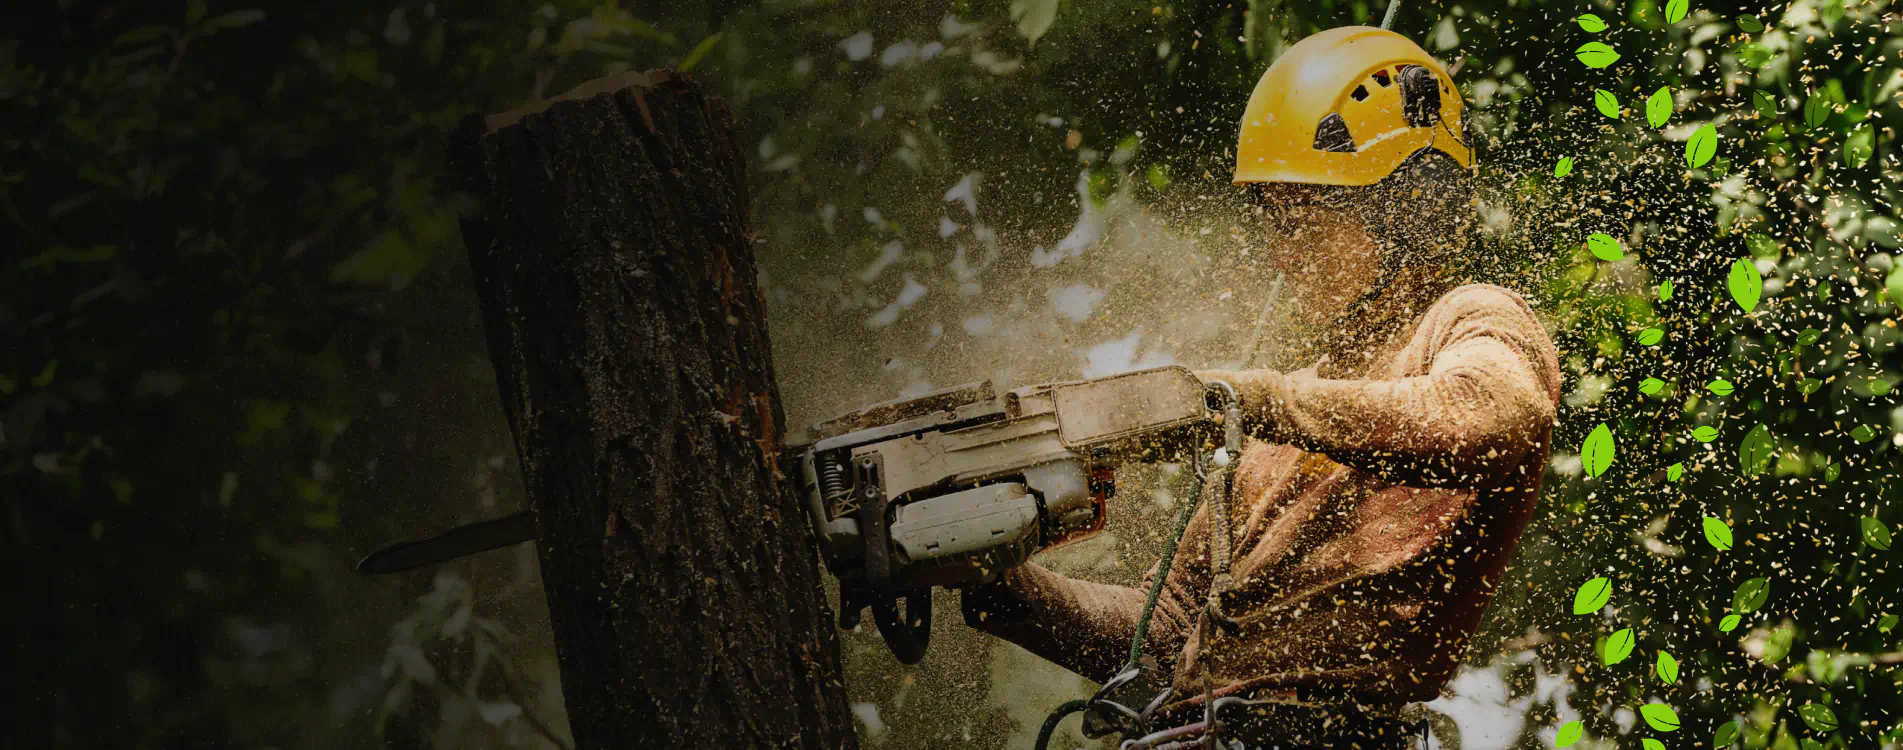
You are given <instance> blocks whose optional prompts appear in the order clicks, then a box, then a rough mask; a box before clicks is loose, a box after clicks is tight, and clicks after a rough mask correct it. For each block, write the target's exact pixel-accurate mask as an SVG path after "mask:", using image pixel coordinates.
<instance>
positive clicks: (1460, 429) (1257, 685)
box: [963, 27, 1560, 748]
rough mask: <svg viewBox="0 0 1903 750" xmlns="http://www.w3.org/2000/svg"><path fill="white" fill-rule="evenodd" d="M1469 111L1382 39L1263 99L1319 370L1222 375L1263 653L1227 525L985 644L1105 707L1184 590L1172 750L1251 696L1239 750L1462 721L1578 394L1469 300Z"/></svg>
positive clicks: (1384, 737)
mask: <svg viewBox="0 0 1903 750" xmlns="http://www.w3.org/2000/svg"><path fill="white" fill-rule="evenodd" d="M1463 104H1464V103H1463V101H1462V98H1461V95H1460V93H1459V91H1458V89H1456V88H1455V86H1454V83H1453V80H1452V79H1451V78H1450V77H1449V75H1448V73H1447V72H1446V70H1445V69H1443V68H1442V66H1441V65H1440V64H1439V63H1438V62H1436V61H1435V60H1434V59H1433V58H1432V57H1431V56H1429V55H1428V54H1427V53H1426V52H1425V51H1423V50H1422V49H1421V48H1420V47H1419V46H1417V45H1415V44H1414V43H1413V42H1411V41H1409V40H1408V39H1407V38H1405V37H1403V36H1401V35H1399V34H1395V33H1392V32H1389V31H1385V30H1382V29H1375V28H1369V27H1347V28H1338V29H1332V30H1329V31H1324V32H1322V33H1319V34H1316V35H1314V36H1311V37H1309V38H1307V39H1305V40H1303V41H1301V42H1300V43H1298V44H1296V45H1295V46H1293V47H1291V48H1290V49H1289V50H1288V51H1287V52H1286V53H1285V54H1284V55H1283V56H1282V57H1281V58H1280V59H1278V60H1277V61H1276V62H1275V63H1274V64H1273V65H1272V66H1270V68H1269V69H1268V71H1267V72H1265V73H1264V74H1263V75H1262V78H1261V80H1260V81H1259V82H1258V83H1257V84H1256V87H1255V90H1254V93H1253V94H1252V95H1251V96H1250V98H1249V104H1248V107H1247V109H1246V110H1245V111H1244V113H1243V117H1242V123H1241V127H1240V135H1239V138H1238V142H1237V146H1236V151H1235V156H1236V167H1235V176H1234V182H1235V184H1237V185H1239V186H1241V187H1242V189H1245V190H1247V191H1249V196H1250V198H1251V200H1252V203H1253V206H1252V213H1253V214H1254V215H1255V216H1257V217H1259V221H1260V222H1262V227H1263V229H1264V231H1265V232H1266V233H1267V235H1268V237H1269V239H1268V241H1267V242H1266V247H1264V248H1262V250H1264V251H1266V253H1267V258H1268V263H1269V264H1270V265H1271V266H1273V268H1274V269H1275V270H1276V271H1279V272H1280V273H1281V274H1283V276H1284V279H1285V282H1284V284H1285V286H1286V287H1287V288H1288V290H1289V291H1290V292H1291V293H1292V297H1293V300H1292V303H1293V304H1294V305H1295V310H1294V312H1293V321H1292V322H1291V323H1290V329H1291V332H1290V334H1289V335H1287V336H1284V337H1283V338H1285V339H1288V340H1291V341H1292V342H1294V343H1293V346H1294V350H1293V354H1294V355H1295V356H1296V357H1297V358H1298V360H1297V361H1298V363H1301V364H1306V366H1305V367H1303V369H1300V370H1296V371H1277V370H1269V369H1241V370H1235V371H1226V372H1224V371H1218V372H1202V373H1199V375H1200V376H1202V377H1203V378H1204V379H1206V380H1222V381H1225V382H1227V383H1230V384H1232V385H1233V386H1234V388H1235V389H1236V390H1237V392H1238V393H1239V395H1240V397H1241V404H1242V413H1243V426H1244V432H1245V434H1246V435H1247V441H1246V443H1245V446H1244V448H1243V450H1242V453H1241V456H1240V463H1239V464H1238V465H1237V468H1236V474H1235V476H1234V480H1233V493H1232V495H1231V497H1232V498H1233V501H1232V502H1231V503H1230V505H1229V507H1230V521H1231V523H1230V528H1231V529H1232V536H1233V555H1232V560H1233V562H1232V566H1231V568H1230V573H1231V580H1232V584H1231V585H1230V587H1229V589H1228V590H1227V591H1226V592H1224V593H1222V594H1221V596H1220V605H1221V608H1220V612H1221V613H1222V614H1223V615H1226V616H1227V618H1230V619H1231V620H1232V621H1233V623H1234V624H1235V625H1238V626H1239V628H1234V629H1225V628H1217V627H1210V623H1209V622H1208V620H1207V618H1209V617H1211V616H1212V613H1211V612H1210V611H1209V610H1208V608H1206V607H1205V606H1204V601H1205V597H1206V595H1207V592H1208V591H1209V589H1210V586H1211V580H1212V573H1211V555H1210V528H1211V524H1210V521H1209V512H1210V505H1211V503H1207V502H1205V503H1203V504H1202V507H1201V508H1200V509H1199V510H1198V511H1197V514H1196V515H1195V516H1194V518H1193V519H1192V520H1191V521H1190V524H1189V526H1188V527H1187V530H1186V531H1185V533H1184V534H1183V536H1182V538H1181V540H1180V551H1179V552H1178V553H1177V555H1176V556H1175V560H1174V564H1173V565H1172V566H1171V567H1170V569H1169V570H1167V571H1163V570H1156V569H1155V568H1154V567H1153V568H1152V569H1151V571H1150V573H1149V574H1148V575H1149V580H1146V582H1145V584H1144V585H1143V586H1141V587H1124V586H1112V585H1105V584H1100V583H1093V582H1089V581H1083V580H1077V579H1072V578H1067V577H1064V576H1061V575H1058V574H1056V573H1053V572H1052V571H1050V570H1048V569H1046V568H1044V567H1042V566H1039V565H1037V564H1035V563H1027V564H1024V565H1022V566H1019V567H1017V568H1014V569H1012V570H1010V571H1007V572H1006V573H1005V574H1004V575H1003V576H1002V577H1001V578H1000V579H999V580H998V581H996V582H994V583H990V584H985V585H982V586H975V587H971V588H967V589H966V590H965V591H964V592H963V608H964V613H965V619H966V621H967V622H968V623H970V624H971V625H972V626H973V627H976V628H978V629H980V630H982V631H984V632H987V633H990V634H993V635H996V636H999V637H1002V638H1004V639H1006V640H1009V641H1011V642H1013V643H1016V644H1018V645H1019V646H1022V647H1024V648H1026V649H1028V650H1030V651H1031V652H1032V653H1035V654H1037V655H1038V656H1040V657H1042V658H1045V659H1048V660H1050V661H1052V662H1055V663H1057V664H1059V665H1061V666H1063V667H1066V668H1068V669H1070V670H1072V671H1074V672H1076V673H1078V674H1080V675H1083V676H1085V677H1088V678H1090V679H1093V680H1096V681H1099V682H1102V681H1105V680H1108V679H1109V678H1110V677H1111V676H1112V675H1113V673H1115V672H1116V671H1117V670H1118V669H1119V668H1120V667H1121V666H1122V665H1123V662H1124V659H1125V657H1126V656H1127V654H1128V650H1129V643H1130V640H1131V638H1132V636H1133V634H1134V632H1135V629H1136V623H1137V620H1138V619H1139V617H1140V616H1141V615H1142V612H1143V610H1144V601H1145V595H1146V592H1147V590H1148V589H1149V586H1150V582H1151V581H1153V580H1154V577H1155V576H1158V575H1161V576H1165V581H1164V586H1163V588H1162V590H1161V595H1160V597H1159V599H1158V601H1157V604H1156V605H1155V607H1154V615H1153V617H1152V620H1151V622H1150V624H1149V630H1148V631H1147V638H1146V641H1147V642H1146V643H1145V644H1144V650H1145V652H1146V653H1149V654H1154V655H1156V656H1157V658H1158V661H1159V662H1160V663H1159V665H1158V666H1159V670H1160V672H1161V674H1162V675H1163V676H1164V679H1163V680H1162V682H1161V683H1160V684H1162V685H1165V686H1173V687H1172V690H1173V691H1172V693H1171V694H1170V695H1169V697H1168V698H1167V699H1166V700H1167V702H1166V703H1165V704H1164V706H1163V707H1162V708H1161V709H1160V710H1159V711H1158V712H1157V713H1156V714H1155V715H1156V716H1157V717H1158V718H1157V719H1156V720H1155V722H1156V724H1157V725H1159V726H1164V727H1167V726H1169V725H1170V724H1169V723H1168V722H1170V721H1175V722H1177V723H1178V724H1179V725H1181V724H1187V723H1188V722H1189V721H1190V720H1191V719H1192V718H1198V717H1201V716H1202V715H1203V713H1202V712H1203V708H1202V702H1203V701H1204V700H1205V696H1206V695H1208V696H1212V697H1215V698H1222V697H1232V696H1233V697H1237V698H1242V699H1244V700H1245V701H1248V702H1250V703H1248V704H1246V705H1245V707H1244V708H1242V709H1238V710H1236V711H1235V713H1236V714H1237V715H1236V716H1233V717H1224V718H1223V722H1222V727H1223V728H1222V732H1223V735H1222V741H1223V742H1225V743H1228V742H1230V741H1236V742H1240V743H1242V744H1243V745H1245V746H1247V747H1252V748H1253V747H1360V748H1396V747H1406V746H1407V745H1408V743H1409V742H1411V741H1412V740H1411V739H1410V738H1409V735H1411V734H1413V732H1414V731H1416V730H1418V725H1417V724H1416V725H1413V726H1410V725H1409V723H1408V722H1407V721H1406V720H1404V719H1402V718H1399V717H1398V713H1399V712H1400V710H1401V709H1402V708H1403V707H1405V706H1407V705H1409V704H1413V703H1417V702H1420V701H1427V700H1431V699H1433V698H1435V697H1437V696H1438V694H1439V692H1440V690H1441V688H1442V687H1443V686H1445V685H1446V683H1447V681H1448V679H1449V678H1450V677H1451V676H1452V675H1453V674H1454V672H1455V670H1456V669H1457V668H1458V666H1459V664H1460V661H1461V657H1462V655H1463V652H1464V650H1465V649H1466V647H1467V642H1468V639H1469V637H1470V636H1471V634H1472V633H1473V631H1474V630H1475V628H1476V627H1477V626H1478V625H1479V624H1480V621H1481V617H1482V614H1483V613H1484V610H1485V609H1486V606H1487V604H1488V602H1489V601H1490V600H1491V599H1492V598H1493V595H1494V593H1495V590H1496V588H1497V587H1498V586H1499V584H1500V581H1501V577H1502V574H1503V572H1504V571H1505V569H1506V567H1507V562H1508V560H1509V559H1510V558H1511V557H1512V555H1513V549H1514V546H1515V545H1516V543H1517V542H1518V540H1519V537H1520V534H1521V531H1522V530H1523V529H1524V528H1525V526H1526V524H1527V520H1528V517H1529V516H1530V515H1531V513H1532V511H1533V507H1534V504H1535V501H1536V499H1537V498H1538V496H1539V491H1540V477H1541V470H1542V468H1543V467H1544V465H1545V463H1546V460H1547V455H1548V450H1549V448H1550V445H1551V440H1552V425H1553V422H1554V413H1555V409H1556V408H1557V405H1558V398H1559V388H1560V374H1559V366H1558V362H1557V358H1556V353H1555V350H1554V347H1553V344H1552V341H1551V340H1550V339H1549V338H1548V336H1547V333H1546V330H1545V328H1544V327H1543V326H1542V324H1541V323H1540V322H1539V320H1538V319H1537V318H1536V317H1535V315H1534V313H1533V311H1532V310H1531V309H1530V308H1529V306H1528V305H1527V303H1526V301H1525V300H1524V299H1522V298H1521V297H1520V296H1519V295H1518V294H1516V293H1514V292H1512V291H1509V290H1507V289H1504V288H1501V287H1497V286H1491V285H1485V284H1463V281H1462V279H1461V275H1462V269H1463V267H1464V266H1465V265H1466V264H1465V263H1464V262H1463V258H1462V256H1463V254H1464V253H1466V252H1467V249H1466V235H1467V234H1468V229H1469V227H1470V225H1471V222H1472V217H1473V213H1474V206H1473V187H1472V171H1473V169H1474V165H1473V152H1472V150H1471V149H1470V148H1469V146H1468V142H1469V140H1468V136H1467V134H1466V132H1465V128H1464V127H1463V122H1462V118H1461V112H1462V109H1463ZM1244 366H1245V367H1247V364H1246V363H1245V365H1244ZM1236 703H1238V702H1237V701H1225V702H1224V704H1225V705H1230V704H1236ZM1225 746H1226V745H1225Z"/></svg>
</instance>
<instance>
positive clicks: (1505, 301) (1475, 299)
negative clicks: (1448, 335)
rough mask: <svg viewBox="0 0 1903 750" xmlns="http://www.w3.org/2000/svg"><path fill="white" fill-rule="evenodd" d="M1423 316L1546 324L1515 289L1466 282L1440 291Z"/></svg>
mask: <svg viewBox="0 0 1903 750" xmlns="http://www.w3.org/2000/svg"><path fill="white" fill-rule="evenodd" d="M1427 316H1428V317H1432V318H1441V319H1443V320H1447V321H1450V322H1451V321H1457V320H1472V319H1486V320H1490V321H1494V322H1496V323H1499V324H1504V325H1509V326H1512V327H1514V328H1525V329H1530V330H1538V331H1539V332H1540V333H1542V334H1544V333H1545V331H1546V327H1545V326H1544V325H1542V324H1541V323H1540V320H1539V317H1538V316H1536V315H1534V314H1533V306H1532V305H1529V304H1527V302H1526V298H1525V297H1522V296H1520V293H1519V292H1515V291H1513V290H1511V289H1508V288H1506V287H1502V286H1494V285H1493V284H1466V285H1464V286H1459V287H1455V288H1454V289H1453V290H1451V291H1449V292H1447V293H1446V294H1443V295H1441V297H1440V299H1438V300H1435V302H1434V304H1433V305H1431V306H1429V307H1428V309H1427Z"/></svg>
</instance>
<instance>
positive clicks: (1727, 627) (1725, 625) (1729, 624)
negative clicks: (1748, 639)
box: [1718, 615, 1743, 633]
mask: <svg viewBox="0 0 1903 750" xmlns="http://www.w3.org/2000/svg"><path fill="white" fill-rule="evenodd" d="M1740 619H1743V618H1740V617H1738V616H1737V615H1725V619H1722V620H1719V621H1718V629H1719V630H1722V631H1724V632H1727V633H1729V632H1731V631H1733V630H1736V629H1737V628H1738V620H1740Z"/></svg>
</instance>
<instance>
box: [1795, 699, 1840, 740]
mask: <svg viewBox="0 0 1903 750" xmlns="http://www.w3.org/2000/svg"><path fill="white" fill-rule="evenodd" d="M1797 715H1798V716H1800V717H1803V719H1804V723H1805V724H1807V725H1809V726H1810V728H1811V731H1814V732H1822V733H1825V734H1828V733H1830V732H1835V731H1837V712H1836V711H1832V710H1830V707H1829V706H1826V705H1824V704H1822V703H1806V704H1804V705H1802V706H1798V708H1797Z"/></svg>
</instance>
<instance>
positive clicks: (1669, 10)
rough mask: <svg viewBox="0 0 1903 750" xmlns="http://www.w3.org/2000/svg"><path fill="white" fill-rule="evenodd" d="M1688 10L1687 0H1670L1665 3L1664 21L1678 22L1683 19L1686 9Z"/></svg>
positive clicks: (1689, 6)
mask: <svg viewBox="0 0 1903 750" xmlns="http://www.w3.org/2000/svg"><path fill="white" fill-rule="evenodd" d="M1689 10H1691V3H1690V2H1687V0H1671V2H1668V3H1666V4H1665V22H1666V23H1678V22H1679V21H1683V20H1685V13H1686V11H1689Z"/></svg>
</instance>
